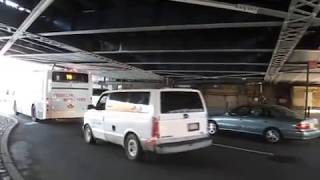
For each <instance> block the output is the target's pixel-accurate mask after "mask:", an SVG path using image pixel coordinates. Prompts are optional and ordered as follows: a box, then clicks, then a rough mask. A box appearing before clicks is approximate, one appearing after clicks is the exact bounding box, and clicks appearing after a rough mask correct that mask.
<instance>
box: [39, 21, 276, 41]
mask: <svg viewBox="0 0 320 180" xmlns="http://www.w3.org/2000/svg"><path fill="white" fill-rule="evenodd" d="M281 25H282V22H274V21H268V22H234V23H215V24H184V25H166V26H147V27H130V28H109V29H92V30H75V31H62V32H47V33H39V35H41V36H46V37H49V36H66V35H82V34H108V33H128V32H150V31H179V30H199V29H200V30H202V29H220V28H251V27H279V26H281Z"/></svg>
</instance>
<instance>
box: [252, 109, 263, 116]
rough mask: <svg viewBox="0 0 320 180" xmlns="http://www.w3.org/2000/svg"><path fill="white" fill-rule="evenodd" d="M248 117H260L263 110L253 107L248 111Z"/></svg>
mask: <svg viewBox="0 0 320 180" xmlns="http://www.w3.org/2000/svg"><path fill="white" fill-rule="evenodd" d="M250 115H251V116H253V117H261V116H263V115H264V114H263V109H262V108H260V107H253V108H252V109H251V111H250Z"/></svg>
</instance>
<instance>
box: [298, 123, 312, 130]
mask: <svg viewBox="0 0 320 180" xmlns="http://www.w3.org/2000/svg"><path fill="white" fill-rule="evenodd" d="M296 129H298V130H299V131H303V130H308V129H310V124H309V123H304V122H301V123H299V124H297V125H296Z"/></svg>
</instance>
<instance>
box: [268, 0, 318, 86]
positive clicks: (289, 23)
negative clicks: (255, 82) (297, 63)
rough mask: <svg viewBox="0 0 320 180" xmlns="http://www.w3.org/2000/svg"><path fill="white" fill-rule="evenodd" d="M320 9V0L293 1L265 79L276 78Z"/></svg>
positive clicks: (271, 79)
mask: <svg viewBox="0 0 320 180" xmlns="http://www.w3.org/2000/svg"><path fill="white" fill-rule="evenodd" d="M319 10H320V0H308V1H307V0H292V1H291V3H290V7H289V11H288V15H287V17H286V19H285V22H284V23H283V25H282V28H281V32H280V35H279V38H278V42H277V45H276V47H275V49H274V52H273V55H272V58H271V61H270V64H269V67H268V69H267V72H266V75H265V77H264V80H265V81H273V80H274V79H275V77H276V76H277V75H278V73H279V72H280V70H281V69H282V67H283V66H284V64H285V62H286V61H287V60H288V59H289V58H290V56H291V54H292V52H293V51H294V48H295V47H296V45H297V44H298V42H299V41H300V40H301V39H302V37H303V35H304V34H305V32H306V31H307V29H308V28H309V27H310V26H311V24H312V23H313V22H314V21H315V20H316V17H317V15H318V13H319Z"/></svg>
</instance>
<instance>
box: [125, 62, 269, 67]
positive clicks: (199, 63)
mask: <svg viewBox="0 0 320 180" xmlns="http://www.w3.org/2000/svg"><path fill="white" fill-rule="evenodd" d="M127 64H130V65H195V66H196V65H226V66H229V65H230V66H268V63H247V62H197V61H194V62H128V63H127Z"/></svg>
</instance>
